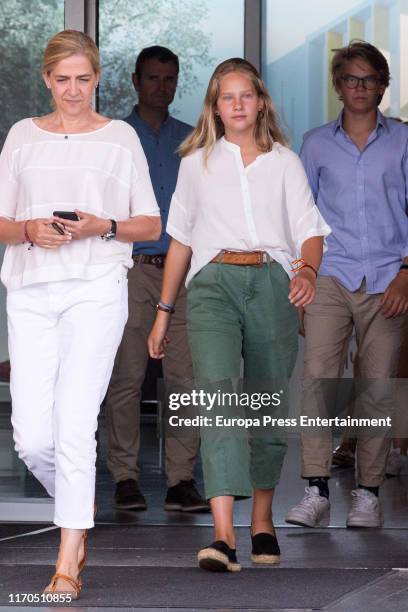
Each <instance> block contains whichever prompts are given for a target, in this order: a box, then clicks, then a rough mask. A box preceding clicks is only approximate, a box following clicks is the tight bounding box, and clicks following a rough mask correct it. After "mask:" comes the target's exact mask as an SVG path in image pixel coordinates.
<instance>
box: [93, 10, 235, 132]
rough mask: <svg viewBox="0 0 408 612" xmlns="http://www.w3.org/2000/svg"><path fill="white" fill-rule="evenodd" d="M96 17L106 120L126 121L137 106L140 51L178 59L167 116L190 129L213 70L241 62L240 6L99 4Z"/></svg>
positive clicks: (101, 92) (100, 107)
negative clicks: (158, 48) (160, 51)
mask: <svg viewBox="0 0 408 612" xmlns="http://www.w3.org/2000/svg"><path fill="white" fill-rule="evenodd" d="M99 15H100V19H99V45H100V51H101V58H102V66H103V74H102V79H101V84H100V88H99V109H100V112H101V113H103V114H104V115H107V116H110V117H115V118H122V117H124V116H126V115H128V114H129V113H130V111H131V109H132V107H133V105H134V104H135V102H136V94H135V91H134V89H133V86H132V81H131V74H132V72H133V71H134V66H135V59H136V56H137V54H138V53H139V51H140V50H141V49H143V47H148V46H151V45H155V44H158V45H163V46H165V47H169V48H170V49H171V50H172V51H174V52H175V53H177V55H178V56H179V59H180V77H179V86H178V93H177V95H176V98H175V100H174V102H173V105H172V108H171V109H170V110H171V113H172V114H173V115H175V116H176V117H177V118H179V119H181V120H182V121H186V122H187V123H190V124H194V123H195V122H196V120H197V117H198V114H199V112H200V108H201V104H202V101H203V97H204V93H205V90H206V87H207V84H208V80H209V78H210V76H211V73H212V71H213V70H214V68H215V66H216V65H217V64H218V63H219V62H221V61H222V60H224V59H227V58H229V57H232V56H239V57H242V56H243V52H244V0H137V1H135V0H116V1H112V0H100V2H99ZM227 25H228V27H227Z"/></svg>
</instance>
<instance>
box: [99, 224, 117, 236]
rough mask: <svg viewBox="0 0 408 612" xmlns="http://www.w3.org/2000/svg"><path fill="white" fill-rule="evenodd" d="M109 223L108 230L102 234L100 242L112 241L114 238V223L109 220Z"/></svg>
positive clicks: (115, 226)
mask: <svg viewBox="0 0 408 612" xmlns="http://www.w3.org/2000/svg"><path fill="white" fill-rule="evenodd" d="M109 221H110V222H111V227H110V230H108V231H107V232H106V234H102V236H101V238H102V240H113V238H116V228H117V225H116V221H115V220H114V219H109Z"/></svg>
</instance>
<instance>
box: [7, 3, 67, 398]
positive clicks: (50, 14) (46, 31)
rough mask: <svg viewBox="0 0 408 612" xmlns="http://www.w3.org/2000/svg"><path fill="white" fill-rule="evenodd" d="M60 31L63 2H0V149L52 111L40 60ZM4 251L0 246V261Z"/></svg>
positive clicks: (62, 25)
mask: <svg viewBox="0 0 408 612" xmlns="http://www.w3.org/2000/svg"><path fill="white" fill-rule="evenodd" d="M63 29H64V0H24V2H21V0H6V1H3V2H0V32H1V36H0V57H1V63H0V100H1V113H0V148H1V147H2V145H3V142H4V139H5V137H6V135H7V132H8V130H9V129H10V127H11V126H12V125H13V123H15V122H16V121H18V120H19V119H23V118H24V117H33V116H36V115H42V114H44V113H47V112H49V111H50V110H51V108H50V94H49V91H48V89H47V88H46V87H45V85H44V83H43V80H42V77H41V59H42V53H43V50H44V47H45V45H46V42H47V40H48V39H49V38H50V37H51V36H53V35H54V34H56V33H57V32H59V31H60V30H63ZM3 252H4V247H3V246H0V261H1V260H2V259H3ZM5 293H6V292H5V289H4V287H3V285H2V284H0V362H2V361H4V360H5V359H8V350H7V325H6V313H5ZM0 391H1V389H0ZM0 398H1V392H0Z"/></svg>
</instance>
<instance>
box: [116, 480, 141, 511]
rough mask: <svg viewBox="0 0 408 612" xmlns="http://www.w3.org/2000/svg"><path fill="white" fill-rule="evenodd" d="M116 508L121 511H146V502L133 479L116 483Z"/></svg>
mask: <svg viewBox="0 0 408 612" xmlns="http://www.w3.org/2000/svg"><path fill="white" fill-rule="evenodd" d="M114 507H115V508H119V509H120V510H146V508H147V506H146V500H145V498H144V495H143V493H142V492H141V490H140V489H139V485H138V484H137V481H136V480H134V479H133V478H128V479H127V480H121V481H120V482H118V483H116V489H115V503H114Z"/></svg>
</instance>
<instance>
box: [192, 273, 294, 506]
mask: <svg viewBox="0 0 408 612" xmlns="http://www.w3.org/2000/svg"><path fill="white" fill-rule="evenodd" d="M288 285H289V278H288V276H287V274H286V272H285V271H284V269H283V268H282V267H281V265H280V264H278V263H276V262H269V263H265V264H263V265H262V266H260V267H258V266H236V265H230V264H223V263H210V264H207V265H206V266H205V267H204V268H203V269H202V270H201V271H200V272H199V273H198V274H197V275H196V276H195V277H194V278H193V279H192V281H191V283H190V284H189V287H188V297H187V329H188V337H189V343H190V347H191V351H192V358H193V368H194V377H195V384H196V385H199V386H200V387H201V388H202V387H204V388H205V390H206V391H208V390H211V391H212V392H216V391H217V390H221V391H222V392H224V391H227V392H228V391H233V390H234V389H235V386H234V385H236V381H237V380H239V379H240V375H241V360H242V358H243V363H244V370H243V390H244V391H248V392H250V393H255V392H257V391H258V392H260V391H262V392H265V391H267V392H269V393H274V392H277V391H278V392H279V391H281V390H282V384H283V381H285V382H286V383H287V381H288V379H289V377H290V376H291V374H292V370H293V367H294V365H295V361H296V355H297V347H298V338H297V333H298V317H297V312H296V309H295V308H294V306H292V305H291V304H290V302H289V301H288ZM234 381H235V383H234ZM277 381H278V382H277ZM275 385H277V387H278V388H276V387H275ZM240 397H241V396H240ZM265 410H266V411H267V410H268V409H263V413H264V414H265ZM270 410H271V411H272V412H271V414H272V415H273V416H284V414H283V412H282V411H284V408H283V404H282V405H281V406H280V408H270ZM244 412H245V414H244ZM215 413H216V414H218V415H224V416H228V417H229V416H232V415H235V416H245V415H246V416H251V417H257V416H258V413H257V412H255V411H254V410H253V409H251V408H250V409H248V408H247V409H244V408H243V407H242V405H241V404H240V402H237V403H236V404H235V405H228V406H227V405H225V404H224V403H223V402H219V403H218V404H217V405H216V406H214V408H213V409H212V410H211V412H208V411H207V412H206V413H205V414H206V415H207V416H210V417H214V416H215ZM261 430H262V435H260V434H259V433H258V435H257V432H256V431H255V428H253V429H252V430H251V431H249V430H246V431H245V429H244V430H242V428H236V427H235V428H231V429H225V428H224V427H217V426H214V424H213V426H212V427H202V428H201V431H200V435H201V456H202V465H203V475H204V487H205V495H206V498H207V499H210V498H212V497H216V496H219V495H233V496H235V497H237V498H239V497H249V496H250V495H251V494H252V489H253V488H256V489H272V488H274V487H275V485H276V484H277V482H278V481H279V476H280V472H281V468H282V463H283V459H284V456H285V453H286V448H287V443H286V436H285V435H284V433H283V432H282V430H280V431H279V432H278V431H276V429H275V430H274V431H273V430H272V429H271V430H270V431H268V432H266V430H265V428H261V429H259V428H257V431H258V432H259V431H261Z"/></svg>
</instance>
